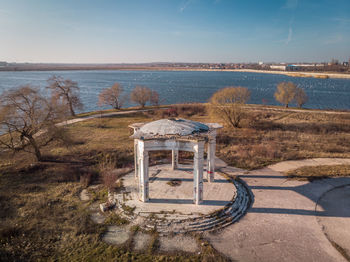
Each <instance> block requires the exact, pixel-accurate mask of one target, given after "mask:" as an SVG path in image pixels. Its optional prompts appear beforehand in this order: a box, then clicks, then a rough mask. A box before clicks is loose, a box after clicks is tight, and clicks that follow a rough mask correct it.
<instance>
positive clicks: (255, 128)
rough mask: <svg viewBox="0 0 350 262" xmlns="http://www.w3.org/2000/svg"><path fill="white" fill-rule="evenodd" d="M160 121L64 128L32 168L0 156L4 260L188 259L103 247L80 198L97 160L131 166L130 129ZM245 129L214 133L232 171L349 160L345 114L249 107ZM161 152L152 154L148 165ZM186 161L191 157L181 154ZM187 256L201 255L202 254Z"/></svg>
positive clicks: (28, 162) (138, 118)
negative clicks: (63, 138) (63, 135)
mask: <svg viewBox="0 0 350 262" xmlns="http://www.w3.org/2000/svg"><path fill="white" fill-rule="evenodd" d="M181 110H182V109H181ZM181 110H179V111H178V113H179V112H183V113H180V114H179V116H180V117H186V118H191V119H193V120H197V121H202V122H213V121H216V120H215V119H210V120H209V119H208V117H207V116H206V115H205V114H204V113H203V111H202V110H201V109H196V108H194V109H193V108H191V109H186V110H185V109H184V110H182V111H181ZM181 114H183V115H181ZM190 115H191V116H190ZM160 117H161V115H160V114H158V113H154V114H151V113H136V114H132V115H122V116H115V117H108V118H107V117H106V118H104V121H105V122H104V127H103V128H101V127H99V119H93V120H88V121H84V122H80V123H76V124H73V125H71V126H68V127H67V131H68V133H69V134H70V136H71V141H72V143H70V144H69V145H67V144H66V145H65V144H60V143H56V144H52V145H50V146H49V147H46V148H44V149H43V155H44V156H45V157H46V159H48V161H47V162H42V163H35V160H34V158H33V157H32V156H31V155H28V154H25V153H18V154H16V155H15V156H12V155H11V154H9V153H8V152H7V153H2V154H1V153H0V161H1V162H0V257H1V260H3V261H6V260H9V261H21V260H26V261H28V260H29V261H34V260H60V261H85V260H94V261H99V260H100V261H102V260H103V261H107V260H125V261H130V260H139V261H152V260H153V261H154V260H155V261H156V260H158V261H161V260H162V261H176V260H177V261H180V260H185V257H183V256H166V255H159V254H157V253H152V254H151V253H149V254H137V253H133V252H132V251H131V250H130V249H128V248H126V247H119V246H110V245H107V244H105V243H103V242H102V241H101V240H100V237H101V234H102V233H103V232H104V230H105V226H101V225H96V224H93V223H92V222H91V220H90V218H89V214H88V213H87V208H86V206H85V205H84V204H83V203H81V201H80V200H79V198H78V195H79V192H80V191H81V190H82V189H83V188H84V187H86V186H88V185H89V184H91V183H96V182H97V181H99V180H100V177H99V170H98V163H99V162H100V160H101V159H102V158H103V157H105V156H106V155H107V154H108V155H109V156H111V157H112V158H113V159H115V160H116V166H117V167H119V168H123V167H124V168H130V167H132V166H133V142H132V139H130V138H129V135H130V130H129V128H128V125H129V124H131V123H135V122H147V121H152V120H155V119H159V118H160ZM242 126H243V127H242V128H238V129H227V128H225V129H223V130H221V131H220V132H219V135H218V141H217V145H218V146H217V155H218V156H219V157H221V158H223V159H224V160H226V161H227V162H228V163H229V164H230V165H233V166H238V167H244V168H258V167H261V166H264V165H267V164H271V163H274V162H277V161H281V160H287V159H298V158H309V157H350V114H344V115H331V114H322V113H317V114H315V113H311V112H308V111H305V112H301V113H296V112H284V111H280V112H278V111H271V112H270V111H269V110H261V111H259V110H258V111H257V110H253V109H251V110H247V111H246V117H245V120H243V122H242ZM162 154H163V153H157V152H155V153H153V154H152V155H151V161H152V158H153V159H155V158H161V157H162V156H163V155H162ZM167 156H168V157H169V156H170V155H169V154H168V155H167ZM186 156H188V157H190V156H191V154H183V155H182V157H186ZM105 191H106V190H104V191H101V195H99V196H96V200H97V201H99V199H101V198H104V197H106V196H105V195H106V192H105ZM213 258H217V255H215V256H213ZM186 259H187V260H188V261H196V260H205V259H206V258H205V257H204V254H201V256H196V255H194V256H187V258H186Z"/></svg>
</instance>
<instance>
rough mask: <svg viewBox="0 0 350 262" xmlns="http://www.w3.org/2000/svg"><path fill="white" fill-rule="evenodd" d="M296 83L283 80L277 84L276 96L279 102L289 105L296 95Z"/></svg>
mask: <svg viewBox="0 0 350 262" xmlns="http://www.w3.org/2000/svg"><path fill="white" fill-rule="evenodd" d="M296 89H297V87H296V85H295V84H293V83H292V82H282V83H279V84H278V85H277V90H276V92H275V98H276V100H277V101H278V102H280V103H281V104H283V105H285V107H288V104H289V103H291V102H292V101H293V99H294V97H295V92H296Z"/></svg>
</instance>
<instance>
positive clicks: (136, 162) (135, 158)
mask: <svg viewBox="0 0 350 262" xmlns="http://www.w3.org/2000/svg"><path fill="white" fill-rule="evenodd" d="M137 144H138V140H137V139H134V166H135V179H137V178H138V176H139V161H138V153H137V147H138V146H137Z"/></svg>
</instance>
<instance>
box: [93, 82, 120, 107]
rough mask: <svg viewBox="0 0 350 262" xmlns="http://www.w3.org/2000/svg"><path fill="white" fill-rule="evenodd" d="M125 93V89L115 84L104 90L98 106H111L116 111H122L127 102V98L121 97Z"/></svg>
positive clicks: (100, 95) (99, 97)
mask: <svg viewBox="0 0 350 262" xmlns="http://www.w3.org/2000/svg"><path fill="white" fill-rule="evenodd" d="M123 91H124V89H123V87H122V86H121V85H120V84H118V83H114V84H113V86H111V87H110V88H105V89H103V90H102V91H101V93H100V94H99V96H98V105H99V106H102V105H110V106H112V107H113V108H114V109H120V108H121V107H122V106H123V104H124V102H125V100H126V96H123V97H122V96H121V95H122V93H123Z"/></svg>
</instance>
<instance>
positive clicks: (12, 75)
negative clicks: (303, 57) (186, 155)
mask: <svg viewBox="0 0 350 262" xmlns="http://www.w3.org/2000/svg"><path fill="white" fill-rule="evenodd" d="M52 75H59V76H62V77H63V78H69V79H71V80H74V81H77V82H78V84H79V87H80V97H81V99H82V101H83V104H84V110H83V111H92V110H98V109H100V108H99V107H98V106H97V101H98V94H99V93H100V91H101V90H102V89H103V88H107V87H110V86H111V85H112V84H113V83H115V82H118V83H120V84H121V85H122V86H123V87H124V90H125V92H126V93H130V92H131V90H132V89H133V88H134V87H135V85H143V86H147V87H149V88H152V89H154V90H156V91H157V92H158V93H159V95H160V98H161V99H162V103H163V104H174V103H186V102H206V101H208V99H209V98H210V97H211V95H212V94H213V93H214V92H215V91H217V90H218V89H220V88H223V87H226V86H243V87H247V88H248V89H249V90H250V91H251V99H250V101H249V103H252V104H262V103H266V104H270V105H278V103H277V102H276V101H275V99H274V97H273V94H274V92H275V90H276V86H277V84H278V83H280V82H283V81H291V82H294V83H295V84H297V85H298V86H299V87H302V88H304V89H305V91H306V93H307V95H308V97H309V101H308V102H307V103H306V104H305V106H304V107H306V108H315V109H350V79H316V78H296V77H289V76H284V75H278V74H276V75H275V74H262V73H246V72H218V71H215V72H214V71H212V72H207V71H203V72H200V71H117V70H96V71H89V70H87V71H26V72H0V93H1V92H3V91H4V90H9V89H12V88H15V87H17V86H20V85H25V84H31V85H33V86H38V87H41V88H42V89H43V90H44V88H45V86H46V85H47V79H48V78H49V77H51V76H52ZM131 105H133V104H132V103H130V102H128V103H126V106H131Z"/></svg>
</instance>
